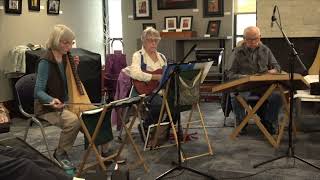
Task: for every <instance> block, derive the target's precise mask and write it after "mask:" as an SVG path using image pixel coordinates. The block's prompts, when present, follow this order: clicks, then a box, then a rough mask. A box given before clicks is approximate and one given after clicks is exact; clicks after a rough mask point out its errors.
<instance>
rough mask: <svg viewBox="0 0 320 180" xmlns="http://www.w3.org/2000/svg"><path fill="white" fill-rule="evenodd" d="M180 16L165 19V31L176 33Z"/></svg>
mask: <svg viewBox="0 0 320 180" xmlns="http://www.w3.org/2000/svg"><path fill="white" fill-rule="evenodd" d="M177 21H178V16H167V17H164V29H166V30H168V31H175V30H176V29H177Z"/></svg>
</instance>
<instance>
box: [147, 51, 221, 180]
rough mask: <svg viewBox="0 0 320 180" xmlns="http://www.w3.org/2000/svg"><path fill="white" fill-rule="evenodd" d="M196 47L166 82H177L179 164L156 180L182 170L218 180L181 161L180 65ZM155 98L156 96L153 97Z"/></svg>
mask: <svg viewBox="0 0 320 180" xmlns="http://www.w3.org/2000/svg"><path fill="white" fill-rule="evenodd" d="M195 47H196V45H194V46H193V47H192V48H191V49H190V50H189V52H188V53H187V54H186V56H185V57H184V58H183V59H182V60H181V61H180V62H179V63H177V64H176V65H175V67H174V69H173V71H172V72H171V74H170V75H169V78H168V79H166V81H165V82H167V81H168V80H169V79H173V78H174V82H175V89H174V90H175V95H176V99H175V103H174V108H175V109H176V113H174V119H177V123H178V128H177V129H178V150H177V153H178V164H177V166H176V167H173V168H171V169H169V170H167V171H166V172H164V173H163V174H161V175H160V176H158V177H157V178H156V179H162V178H164V177H165V176H167V175H168V174H170V173H172V172H174V171H177V170H178V171H181V170H187V171H190V172H193V173H195V174H199V175H201V176H204V177H206V178H208V179H211V180H215V179H216V178H214V177H212V176H210V175H208V174H205V173H202V172H199V171H197V170H195V169H192V168H189V167H186V166H183V165H182V160H181V154H180V152H181V140H180V134H181V132H180V129H181V128H180V127H181V118H180V115H179V116H178V113H179V114H180V103H179V100H180V90H179V83H178V82H179V74H180V71H181V69H180V65H181V64H183V63H184V61H185V59H186V58H187V56H188V55H189V54H190V53H191V52H192V51H193V50H194V48H195ZM165 82H164V83H162V85H161V87H163V85H164V84H166V83H165ZM160 89H161V88H159V89H158V90H157V92H159V90H160ZM153 97H154V96H153ZM153 97H151V99H150V101H152V99H153ZM175 164H176V163H175Z"/></svg>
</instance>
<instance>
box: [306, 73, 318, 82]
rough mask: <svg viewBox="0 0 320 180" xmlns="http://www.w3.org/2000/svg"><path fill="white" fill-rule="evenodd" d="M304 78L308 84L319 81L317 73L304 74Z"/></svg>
mask: <svg viewBox="0 0 320 180" xmlns="http://www.w3.org/2000/svg"><path fill="white" fill-rule="evenodd" d="M304 79H305V80H306V81H307V82H308V83H309V84H310V83H314V82H319V75H306V76H304Z"/></svg>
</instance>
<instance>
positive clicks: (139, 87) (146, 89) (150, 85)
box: [133, 69, 162, 95]
mask: <svg viewBox="0 0 320 180" xmlns="http://www.w3.org/2000/svg"><path fill="white" fill-rule="evenodd" d="M144 72H146V73H150V74H162V69H157V70H155V71H144ZM159 84H160V82H159V81H158V80H151V81H148V82H145V81H139V80H136V79H133V85H134V87H135V89H136V91H137V92H138V93H139V94H146V95H149V94H151V93H152V91H153V90H155V89H156V88H157V87H158V86H159Z"/></svg>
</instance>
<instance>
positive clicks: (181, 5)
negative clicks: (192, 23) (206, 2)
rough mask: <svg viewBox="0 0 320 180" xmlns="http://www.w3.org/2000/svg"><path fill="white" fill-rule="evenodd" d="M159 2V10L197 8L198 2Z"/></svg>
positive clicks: (188, 0)
mask: <svg viewBox="0 0 320 180" xmlns="http://www.w3.org/2000/svg"><path fill="white" fill-rule="evenodd" d="M157 2H158V10H166V9H195V8H197V0H178V1H177V0H157Z"/></svg>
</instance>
